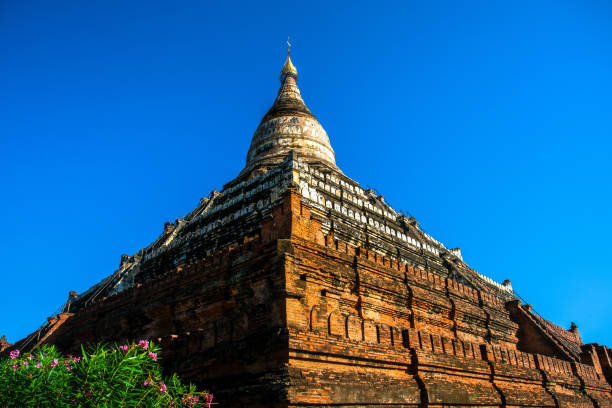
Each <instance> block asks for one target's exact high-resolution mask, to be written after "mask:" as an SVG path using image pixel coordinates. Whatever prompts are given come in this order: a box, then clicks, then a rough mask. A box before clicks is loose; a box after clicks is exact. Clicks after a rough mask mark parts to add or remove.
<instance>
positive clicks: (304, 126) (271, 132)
mask: <svg viewBox="0 0 612 408" xmlns="http://www.w3.org/2000/svg"><path fill="white" fill-rule="evenodd" d="M280 79H281V87H280V89H279V91H278V96H277V97H276V100H275V101H274V104H273V105H272V107H271V108H270V110H269V111H268V113H266V115H265V116H264V118H263V119H262V120H261V123H260V124H259V126H258V127H257V130H256V131H255V134H254V135H253V139H252V140H251V147H250V148H249V152H248V154H247V162H246V167H245V169H244V170H243V172H246V171H249V170H251V169H254V168H256V167H261V166H268V165H274V164H278V163H281V162H282V161H283V160H284V159H285V157H287V155H288V154H289V152H290V151H295V152H296V153H297V154H298V155H299V156H300V157H301V158H302V159H303V160H305V161H310V162H323V163H326V164H328V165H330V166H332V167H334V168H335V169H338V168H337V166H336V156H335V155H334V151H333V149H332V148H331V145H330V144H329V137H328V136H327V133H326V132H325V129H323V127H322V126H321V124H320V123H319V122H318V121H317V119H316V118H315V117H314V115H313V114H312V113H311V112H310V110H308V108H307V107H306V104H305V103H304V101H303V100H302V96H301V94H300V90H299V88H298V86H297V69H296V68H295V66H294V65H293V63H292V62H291V58H289V56H287V60H286V61H285V65H284V66H283V69H282V71H281V78H280Z"/></svg>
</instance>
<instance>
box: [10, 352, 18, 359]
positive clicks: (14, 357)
mask: <svg viewBox="0 0 612 408" xmlns="http://www.w3.org/2000/svg"><path fill="white" fill-rule="evenodd" d="M9 357H10V358H11V360H14V359H16V358H17V357H19V350H13V351H11V352H10V353H9Z"/></svg>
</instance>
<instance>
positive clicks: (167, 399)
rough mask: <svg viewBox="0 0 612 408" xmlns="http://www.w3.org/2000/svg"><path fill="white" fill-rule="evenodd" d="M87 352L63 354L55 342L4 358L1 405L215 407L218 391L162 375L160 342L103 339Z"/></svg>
mask: <svg viewBox="0 0 612 408" xmlns="http://www.w3.org/2000/svg"><path fill="white" fill-rule="evenodd" d="M81 352H82V354H81V356H73V355H69V356H62V355H61V354H60V353H59V352H58V351H57V349H56V348H55V347H53V346H42V347H41V348H39V349H36V350H34V351H33V352H32V353H20V352H19V350H13V351H11V352H10V355H9V357H8V358H6V357H5V358H0V408H23V407H44V408H47V407H49V408H55V407H57V408H60V407H71V408H73V407H80V408H86V407H96V408H98V407H107V408H115V407H147V408H149V407H151V408H152V407H176V408H180V407H209V408H210V406H211V403H212V398H213V396H212V394H210V393H208V392H207V391H203V392H198V391H197V390H196V388H195V387H194V386H193V385H191V384H190V385H189V386H186V385H183V384H182V383H181V380H180V379H179V378H178V376H177V375H176V374H173V375H172V376H170V377H162V374H161V367H160V365H159V358H158V355H159V352H160V347H159V346H158V345H157V344H154V343H152V342H148V341H146V340H141V341H140V342H138V344H129V345H127V344H126V345H122V346H117V345H113V346H110V345H105V344H98V345H95V346H92V347H90V348H88V349H85V348H83V347H81Z"/></svg>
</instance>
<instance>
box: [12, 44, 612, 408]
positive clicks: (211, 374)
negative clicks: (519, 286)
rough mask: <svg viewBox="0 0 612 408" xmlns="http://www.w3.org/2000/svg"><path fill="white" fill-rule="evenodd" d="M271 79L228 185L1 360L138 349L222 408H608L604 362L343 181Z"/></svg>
mask: <svg viewBox="0 0 612 408" xmlns="http://www.w3.org/2000/svg"><path fill="white" fill-rule="evenodd" d="M280 82H281V86H280V89H279V91H278V95H277V97H276V100H275V101H274V103H273V105H272V107H271V108H270V110H269V111H268V112H267V113H266V114H265V116H264V117H263V119H262V120H261V122H260V124H259V126H258V127H257V129H256V131H255V134H254V135H253V138H252V142H251V146H250V148H249V150H248V154H247V159H246V164H245V167H244V169H243V170H242V171H241V172H240V173H239V175H238V176H237V177H236V178H235V179H233V180H231V181H230V182H228V183H227V184H226V185H225V186H224V187H223V189H222V190H221V191H219V192H217V191H213V192H211V193H210V194H208V195H207V196H206V197H205V198H202V199H201V200H200V202H199V204H198V205H197V206H196V207H195V208H194V209H193V210H192V211H191V212H190V213H189V214H188V215H187V216H185V217H183V218H179V219H177V220H176V221H175V222H173V223H166V224H165V225H164V228H163V232H162V233H161V235H160V236H159V238H157V239H156V240H155V241H154V242H152V243H151V244H150V245H148V246H146V248H144V249H142V250H140V251H138V252H137V253H135V254H133V255H123V256H122V257H121V263H120V265H119V267H118V269H117V270H116V271H115V272H114V273H113V274H112V275H110V276H108V277H107V278H106V279H104V280H102V281H101V282H99V283H98V284H96V285H94V286H92V287H91V288H90V289H88V290H87V291H85V292H84V293H81V294H77V293H75V292H71V293H70V296H69V298H68V301H67V302H66V304H65V305H64V306H62V308H61V310H60V311H59V313H57V314H55V315H54V316H51V317H49V318H48V321H47V323H45V325H43V326H42V327H41V328H40V329H39V330H37V331H36V332H34V333H33V334H32V335H30V336H28V337H26V338H25V339H23V340H21V341H20V342H18V343H17V344H15V345H8V343H6V341H4V343H0V351H1V350H2V349H4V350H5V352H6V350H10V349H12V348H15V347H18V348H21V349H26V350H27V349H32V348H33V347H36V346H38V345H40V344H55V345H56V346H58V347H59V348H60V349H61V350H64V351H66V352H69V351H74V350H78V349H79V346H80V344H83V343H90V342H100V341H103V342H123V341H126V340H127V341H129V340H135V339H140V338H148V339H151V340H154V341H157V342H159V343H161V345H162V348H163V356H162V357H163V363H164V365H165V368H166V369H168V370H172V371H176V372H178V373H179V375H181V376H182V377H183V378H184V379H185V380H187V381H191V382H194V383H197V384H198V385H200V386H202V387H205V388H207V389H210V390H211V391H212V392H214V394H215V397H216V398H215V401H217V402H218V403H219V406H220V407H246V406H248V407H319V408H322V407H346V408H348V407H351V408H356V407H468V406H469V407H612V388H611V386H610V384H612V363H611V362H612V350H610V349H609V348H607V347H605V346H601V345H598V344H583V343H582V341H581V339H580V335H579V333H578V329H577V327H576V326H575V325H572V327H571V328H569V330H565V329H563V328H561V327H558V326H556V325H554V324H552V323H551V322H549V321H547V320H546V319H544V318H542V317H541V316H539V315H538V314H537V313H535V312H534V310H533V309H532V308H531V306H530V305H528V304H524V303H523V302H521V301H520V300H519V298H518V296H517V295H516V294H515V293H514V291H513V289H512V286H511V284H510V281H505V282H504V283H497V282H495V281H493V280H492V279H490V278H488V277H486V276H484V275H482V274H480V273H479V272H477V271H475V270H474V269H472V268H470V267H469V266H468V265H467V264H466V263H465V262H464V261H463V259H462V256H461V251H460V250H459V249H451V248H447V247H445V246H444V245H443V244H442V243H440V242H438V241H437V240H436V239H434V238H433V237H432V236H430V235H428V234H427V233H425V232H424V231H423V230H422V229H421V227H420V226H419V223H418V221H417V220H416V219H414V218H413V217H409V216H407V215H404V214H402V213H401V212H398V211H396V210H394V209H393V208H392V207H391V206H390V205H389V204H388V203H387V202H386V201H385V200H384V198H383V197H382V196H381V195H379V194H378V193H377V192H375V191H373V190H371V189H366V188H363V187H362V186H360V185H359V183H357V182H356V181H354V180H352V179H351V178H349V177H348V176H346V175H345V174H344V173H343V172H342V171H341V169H340V168H338V166H337V164H336V159H335V153H334V150H333V149H332V147H331V144H330V140H329V137H328V135H327V133H326V131H325V129H324V128H323V126H321V124H320V123H319V121H318V120H317V119H316V117H315V116H314V115H313V114H312V112H311V111H310V110H309V109H308V107H307V106H306V104H305V103H304V100H303V99H302V96H301V92H300V89H299V88H298V85H297V82H298V71H297V69H296V67H295V66H294V64H293V63H292V61H291V58H290V56H289V55H288V56H287V59H286V61H285V64H284V66H283V68H282V70H281V74H280Z"/></svg>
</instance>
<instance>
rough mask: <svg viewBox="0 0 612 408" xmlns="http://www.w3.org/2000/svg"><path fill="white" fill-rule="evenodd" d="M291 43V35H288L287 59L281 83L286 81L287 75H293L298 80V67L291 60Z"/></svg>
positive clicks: (282, 71)
mask: <svg viewBox="0 0 612 408" xmlns="http://www.w3.org/2000/svg"><path fill="white" fill-rule="evenodd" d="M290 54H291V43H290V42H289V37H287V60H285V65H283V69H282V70H281V75H280V81H281V83H283V82H285V79H286V78H287V77H293V79H295V80H296V81H297V79H298V75H297V68H296V67H295V65H293V62H291V57H290V56H289V55H290Z"/></svg>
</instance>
